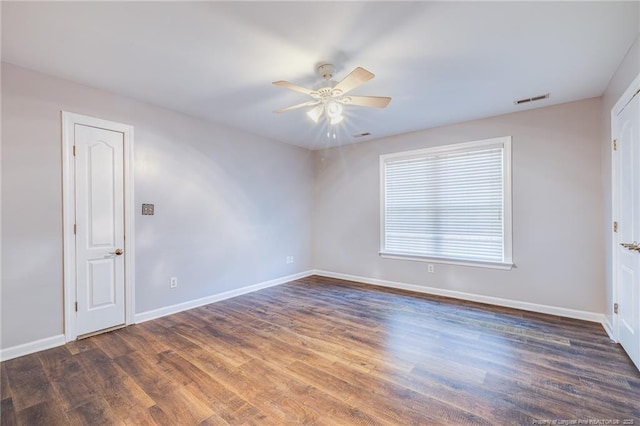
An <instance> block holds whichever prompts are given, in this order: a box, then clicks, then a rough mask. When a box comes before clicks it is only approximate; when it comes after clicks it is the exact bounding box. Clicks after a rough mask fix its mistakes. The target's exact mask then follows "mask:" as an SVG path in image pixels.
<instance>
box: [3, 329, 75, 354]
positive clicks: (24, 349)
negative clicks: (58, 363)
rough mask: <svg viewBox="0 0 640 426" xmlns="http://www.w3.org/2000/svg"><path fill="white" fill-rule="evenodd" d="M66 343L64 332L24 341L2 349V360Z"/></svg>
mask: <svg viewBox="0 0 640 426" xmlns="http://www.w3.org/2000/svg"><path fill="white" fill-rule="evenodd" d="M64 344H65V339H64V334H58V335H57V336H52V337H45V338H44V339H40V340H35V341H33V342H28V343H23V344H21V345H17V346H12V347H10V348H6V349H0V361H8V360H10V359H13V358H18V357H19V356H23V355H29V354H32V353H34V352H40V351H44V350H45V349H51V348H55V347H56V346H62V345H64Z"/></svg>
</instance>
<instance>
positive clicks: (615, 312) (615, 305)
mask: <svg viewBox="0 0 640 426" xmlns="http://www.w3.org/2000/svg"><path fill="white" fill-rule="evenodd" d="M613 313H614V314H617V313H618V304H617V303H614V304H613Z"/></svg>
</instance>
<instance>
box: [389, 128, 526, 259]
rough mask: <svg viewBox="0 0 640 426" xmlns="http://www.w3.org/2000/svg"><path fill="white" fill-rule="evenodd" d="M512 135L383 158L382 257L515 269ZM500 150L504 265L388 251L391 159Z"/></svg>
mask: <svg viewBox="0 0 640 426" xmlns="http://www.w3.org/2000/svg"><path fill="white" fill-rule="evenodd" d="M511 140H512V137H511V136H502V137H497V138H491V139H483V140H477V141H471V142H463V143H454V144H447V145H439V146H434V147H430V148H422V149H416V150H412V151H402V152H394V153H389V154H382V155H380V251H379V253H378V254H379V255H380V256H381V257H383V258H388V259H402V260H413V261H421V262H429V263H444V264H452V265H463V266H476V267H483V268H492V269H504V270H510V269H512V268H513V266H514V265H513V229H512V227H513V208H512V196H511V190H512V159H511ZM489 147H501V148H502V173H503V175H502V176H503V189H502V190H503V197H502V203H503V220H502V232H503V259H502V262H494V261H479V260H468V259H459V258H450V257H436V256H422V255H413V254H405V253H396V252H389V251H386V250H385V245H386V241H385V238H386V235H385V222H386V217H385V214H386V209H385V207H386V163H387V162H389V161H391V160H399V159H411V158H421V157H425V156H428V155H431V154H441V153H455V152H464V151H473V150H475V149H481V148H489Z"/></svg>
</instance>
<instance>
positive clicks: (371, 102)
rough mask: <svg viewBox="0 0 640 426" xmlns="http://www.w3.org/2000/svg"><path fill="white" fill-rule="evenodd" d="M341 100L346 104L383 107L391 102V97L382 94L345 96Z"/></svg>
mask: <svg viewBox="0 0 640 426" xmlns="http://www.w3.org/2000/svg"><path fill="white" fill-rule="evenodd" d="M343 102H344V103H345V104H347V105H360V106H365V107H374V108H384V107H386V106H387V105H388V104H389V102H391V98H388V97H384V96H346V97H345V98H344V101H343Z"/></svg>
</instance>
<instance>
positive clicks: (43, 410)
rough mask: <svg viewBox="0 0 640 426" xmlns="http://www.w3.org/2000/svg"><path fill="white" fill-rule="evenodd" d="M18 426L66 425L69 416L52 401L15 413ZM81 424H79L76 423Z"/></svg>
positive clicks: (68, 422) (68, 421)
mask: <svg viewBox="0 0 640 426" xmlns="http://www.w3.org/2000/svg"><path fill="white" fill-rule="evenodd" d="M17 417H18V424H19V425H68V424H72V421H71V419H69V416H67V414H66V413H65V412H64V410H63V409H62V408H61V407H60V405H59V404H58V403H57V402H56V401H53V400H49V401H45V402H40V403H38V404H35V405H31V406H29V407H27V408H25V409H23V410H20V411H19V412H18V413H17ZM76 424H81V423H76Z"/></svg>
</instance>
